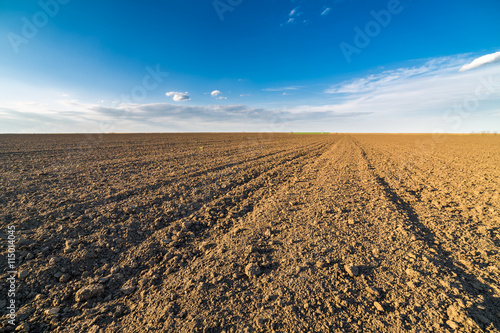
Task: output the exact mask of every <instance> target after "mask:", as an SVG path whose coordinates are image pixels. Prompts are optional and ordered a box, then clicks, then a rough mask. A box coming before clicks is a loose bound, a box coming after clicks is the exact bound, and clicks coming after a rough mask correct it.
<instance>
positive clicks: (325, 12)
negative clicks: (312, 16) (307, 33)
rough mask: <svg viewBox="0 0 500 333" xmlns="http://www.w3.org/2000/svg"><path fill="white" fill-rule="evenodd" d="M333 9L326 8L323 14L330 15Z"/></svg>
mask: <svg viewBox="0 0 500 333" xmlns="http://www.w3.org/2000/svg"><path fill="white" fill-rule="evenodd" d="M331 10H332V9H331V8H325V10H323V11H322V12H321V16H325V15H328V14H329V13H330V12H331Z"/></svg>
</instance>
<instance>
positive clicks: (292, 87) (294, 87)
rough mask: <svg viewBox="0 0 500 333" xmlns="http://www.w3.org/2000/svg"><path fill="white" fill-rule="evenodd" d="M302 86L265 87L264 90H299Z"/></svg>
mask: <svg viewBox="0 0 500 333" xmlns="http://www.w3.org/2000/svg"><path fill="white" fill-rule="evenodd" d="M300 88H302V86H289V87H278V88H265V89H262V90H263V91H286V90H299V89H300Z"/></svg>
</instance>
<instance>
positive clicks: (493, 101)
mask: <svg viewBox="0 0 500 333" xmlns="http://www.w3.org/2000/svg"><path fill="white" fill-rule="evenodd" d="M463 62H464V59H463V57H461V56H459V57H444V58H438V59H433V60H430V61H427V62H425V63H424V64H422V65H421V66H416V67H404V68H398V69H394V70H386V71H383V72H381V73H377V74H370V75H367V76H365V77H360V78H357V79H353V80H350V81H345V82H340V83H338V84H335V85H332V86H331V87H330V88H328V89H327V90H326V91H325V92H326V93H328V94H331V95H332V97H334V98H335V100H336V103H335V104H333V105H331V106H330V109H331V110H332V111H335V112H340V111H346V112H354V111H358V112H369V111H372V112H373V113H374V114H377V115H386V116H390V117H393V118H392V119H396V118H398V117H403V118H404V117H406V118H407V119H412V118H415V117H419V118H421V119H424V118H425V119H428V122H429V119H433V117H434V118H436V117H437V118H438V119H443V118H445V117H444V115H446V114H447V112H448V111H449V110H452V111H453V112H455V110H457V109H458V110H468V111H467V112H468V113H469V114H472V109H473V111H474V115H476V116H479V115H485V114H491V113H492V112H493V111H492V110H496V109H498V108H497V105H498V103H499V102H500V66H494V67H489V68H487V69H486V68H485V69H478V70H476V71H471V72H467V73H459V72H458V69H459V68H460V66H461V64H463ZM471 103H472V104H471ZM470 105H473V107H471V106H470ZM325 107H326V106H322V107H321V108H325ZM465 113H466V112H464V114H465ZM430 123H431V122H429V126H430Z"/></svg>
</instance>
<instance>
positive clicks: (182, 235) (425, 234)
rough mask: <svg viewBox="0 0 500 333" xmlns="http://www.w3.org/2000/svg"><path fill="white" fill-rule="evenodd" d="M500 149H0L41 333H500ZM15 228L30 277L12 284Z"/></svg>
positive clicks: (39, 144) (414, 141)
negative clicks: (458, 332) (13, 280)
mask: <svg viewBox="0 0 500 333" xmlns="http://www.w3.org/2000/svg"><path fill="white" fill-rule="evenodd" d="M499 166H500V137H499V136H495V135H446V136H439V137H436V136H431V135H376V134H370V135H369V134H349V135H347V134H322V135H312V134H311V135H310V134H304V135H299V134H249V133H235V134H130V135H102V136H100V135H87V136H85V135H2V136H0V175H1V176H0V226H1V232H2V242H3V244H2V257H1V260H2V262H1V266H0V267H1V268H2V272H1V273H2V284H1V288H2V289H1V291H0V295H1V297H0V302H1V304H0V305H1V308H2V323H1V324H0V332H8V331H11V330H14V329H15V328H16V326H12V325H10V324H9V323H8V320H9V318H8V317H7V315H6V314H7V305H8V302H9V299H8V298H7V293H8V289H9V285H8V283H7V282H6V281H7V278H9V277H10V276H11V275H12V276H14V277H15V281H16V282H15V283H16V288H17V290H16V296H15V301H16V319H15V320H16V322H15V324H16V325H17V329H18V330H20V331H23V330H25V331H30V332H95V333H97V332H154V331H160V332H161V331H164V332H227V333H229V332H407V331H408V332H427V331H429V332H446V331H449V332H453V331H463V332H480V331H485V332H498V331H499V330H500V253H499V247H500V167H499ZM9 226H11V227H12V226H14V227H15V236H16V246H15V254H16V258H15V272H16V273H9V272H8V271H9V267H7V255H8V249H7V235H8V227H9Z"/></svg>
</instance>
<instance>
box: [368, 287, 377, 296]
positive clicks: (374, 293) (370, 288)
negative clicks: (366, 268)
mask: <svg viewBox="0 0 500 333" xmlns="http://www.w3.org/2000/svg"><path fill="white" fill-rule="evenodd" d="M366 291H368V292H369V293H370V294H372V295H375V296H379V295H380V292H379V291H378V290H377V289H375V288H373V287H366Z"/></svg>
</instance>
